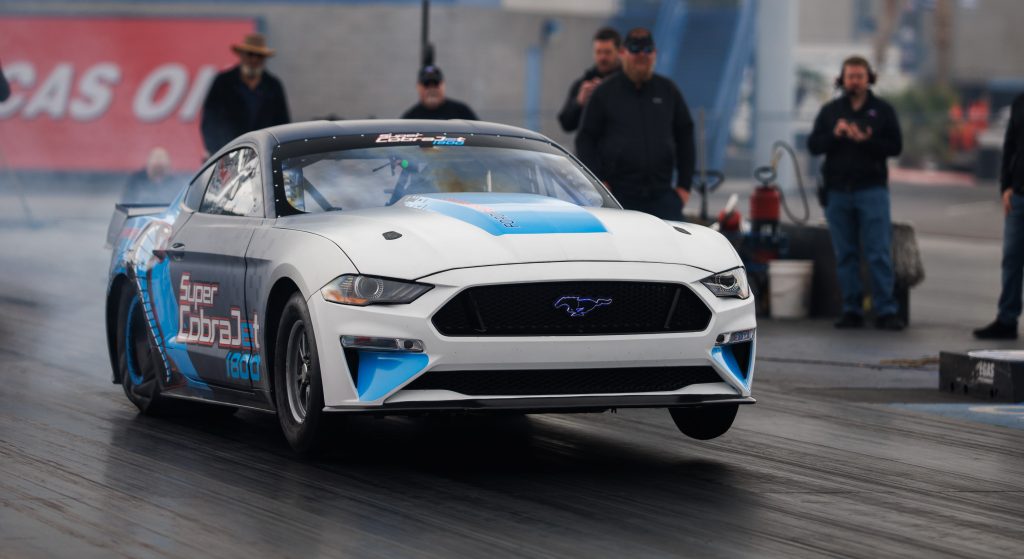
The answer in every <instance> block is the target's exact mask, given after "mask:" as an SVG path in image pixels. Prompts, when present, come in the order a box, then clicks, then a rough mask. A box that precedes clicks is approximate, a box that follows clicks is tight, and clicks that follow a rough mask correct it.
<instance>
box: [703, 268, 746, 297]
mask: <svg viewBox="0 0 1024 559" xmlns="http://www.w3.org/2000/svg"><path fill="white" fill-rule="evenodd" d="M700 282H701V283H703V284H704V286H705V287H707V288H708V289H710V290H711V292H712V293H714V294H715V295H717V296H719V297H736V298H737V299H746V298H747V297H750V286H749V285H748V284H747V271H746V270H744V269H743V268H742V267H740V268H733V269H731V270H727V271H725V272H721V273H718V274H715V275H713V276H710V277H706V278H704V279H702V280H700Z"/></svg>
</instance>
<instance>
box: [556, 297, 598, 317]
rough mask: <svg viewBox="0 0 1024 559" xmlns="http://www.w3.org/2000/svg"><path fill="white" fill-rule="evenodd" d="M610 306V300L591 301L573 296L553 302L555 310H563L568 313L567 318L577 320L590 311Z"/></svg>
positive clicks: (591, 299) (588, 298)
mask: <svg viewBox="0 0 1024 559" xmlns="http://www.w3.org/2000/svg"><path fill="white" fill-rule="evenodd" d="M610 304H612V300H611V298H608V299H593V298H591V297H577V296H575V295H571V296H565V297H559V298H558V300H557V301H555V308H556V309H565V312H567V313H569V316H571V317H573V318H578V317H581V316H585V315H586V314H587V313H589V312H590V311H592V310H594V309H596V308H598V307H605V306H608V305H610Z"/></svg>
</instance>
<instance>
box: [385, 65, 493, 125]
mask: <svg viewBox="0 0 1024 559" xmlns="http://www.w3.org/2000/svg"><path fill="white" fill-rule="evenodd" d="M416 93H417V94H418V95H419V97H420V102H419V103H416V104H415V105H413V106H412V107H411V108H410V109H409V110H407V111H405V113H404V114H403V115H402V118H425V119H430V120H448V119H451V118H461V119H464V120H479V119H478V118H477V117H476V113H474V112H473V109H471V108H469V105H467V104H465V103H463V102H461V101H456V100H454V99H449V98H447V97H446V96H445V86H444V74H442V73H441V69H440V68H438V67H437V66H433V65H431V66H424V67H423V68H422V69H420V73H419V76H418V77H417V79H416Z"/></svg>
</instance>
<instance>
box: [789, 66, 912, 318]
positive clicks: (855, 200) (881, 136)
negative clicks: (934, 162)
mask: <svg viewBox="0 0 1024 559" xmlns="http://www.w3.org/2000/svg"><path fill="white" fill-rule="evenodd" d="M873 83H875V75H874V73H873V72H872V71H871V66H870V65H869V64H868V61H867V60H865V59H864V58H862V57H859V56H851V57H850V58H847V59H846V60H845V61H844V62H843V66H842V69H841V73H840V75H839V78H838V79H837V80H836V85H837V86H839V87H841V88H842V89H843V95H842V96H841V97H839V98H838V99H835V100H833V101H831V102H829V103H828V104H826V105H825V106H824V107H822V109H821V112H819V113H818V117H817V118H816V119H815V121H814V129H813V130H812V131H811V136H810V138H809V139H808V141H807V146H808V148H809V149H810V152H811V153H812V154H814V155H822V154H824V155H825V164H824V165H823V166H822V173H823V174H824V176H825V189H826V197H827V200H828V202H827V204H826V206H825V217H826V218H827V219H828V227H829V231H830V232H831V234H832V247H833V248H834V249H835V253H836V266H837V268H838V275H839V288H840V290H841V291H842V294H843V315H842V317H840V318H839V321H838V322H836V324H835V326H836V328H859V327H861V326H863V325H864V316H863V292H862V287H861V279H860V249H862V250H863V251H864V256H865V259H866V260H867V263H868V269H869V271H870V273H871V293H872V299H871V300H872V307H873V309H874V312H875V326H876V327H878V328H881V329H885V330H902V329H903V328H904V327H905V326H906V325H905V324H904V323H903V320H902V319H900V317H899V316H898V315H897V311H898V310H899V304H898V303H897V301H896V298H895V297H894V296H893V289H894V281H895V276H894V273H893V267H892V220H891V218H890V210H889V189H888V184H889V170H888V167H887V166H886V158H889V157H895V156H897V155H899V154H900V151H902V149H903V140H902V137H901V135H900V125H899V121H898V120H897V119H896V112H895V111H894V110H893V108H892V106H891V105H889V104H888V103H886V102H885V101H883V100H882V99H880V98H878V97H876V96H875V95H874V94H873V93H872V92H871V84H873ZM858 244H860V245H862V246H861V247H860V249H858Z"/></svg>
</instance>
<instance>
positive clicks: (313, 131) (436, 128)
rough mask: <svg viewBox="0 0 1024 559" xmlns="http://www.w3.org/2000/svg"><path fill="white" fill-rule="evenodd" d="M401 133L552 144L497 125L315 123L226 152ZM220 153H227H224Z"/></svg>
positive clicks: (255, 136)
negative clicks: (508, 138) (485, 136)
mask: <svg viewBox="0 0 1024 559" xmlns="http://www.w3.org/2000/svg"><path fill="white" fill-rule="evenodd" d="M388 132H391V133H399V132H410V133H412V132H422V133H424V134H447V135H453V134H488V135H496V136H515V137H517V138H528V139H533V140H540V141H542V142H550V141H551V140H550V139H548V138H547V137H546V136H544V135H543V134H539V133H537V132H533V131H532V130H527V129H525V128H519V127H517V126H509V125H507V124H498V123H495V122H485V121H480V120H414V119H387V120H312V121H307V122H296V123H293V124H282V125H280V126H271V127H270V128H264V129H262V130H256V131H254V132H249V133H247V134H243V135H242V136H239V137H238V138H236V139H235V140H234V141H232V142H231V143H230V144H229V146H225V147H226V148H228V147H230V146H232V145H235V144H237V143H239V142H246V141H248V142H254V143H256V144H257V145H260V146H261V147H262V146H273V145H276V144H280V143H284V142H294V141H296V140H304V139H307V138H309V139H313V138H323V137H327V136H342V135H345V136H350V135H354V134H383V133H388ZM221 151H227V150H226V149H222V150H221Z"/></svg>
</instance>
